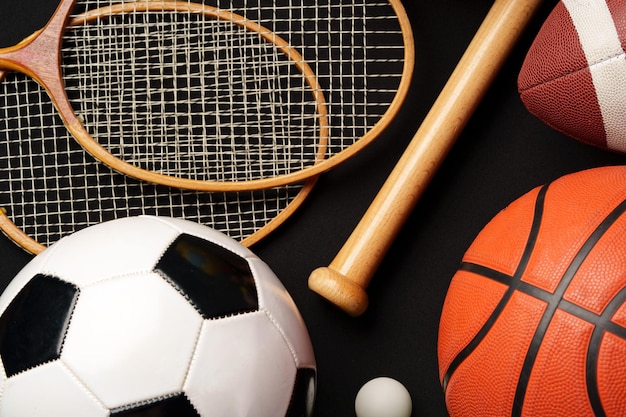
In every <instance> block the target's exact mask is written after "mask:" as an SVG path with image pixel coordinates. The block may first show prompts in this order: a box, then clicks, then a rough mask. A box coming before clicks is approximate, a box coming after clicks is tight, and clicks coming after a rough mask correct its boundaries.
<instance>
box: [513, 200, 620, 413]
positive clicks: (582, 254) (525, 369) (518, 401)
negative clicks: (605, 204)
mask: <svg viewBox="0 0 626 417" xmlns="http://www.w3.org/2000/svg"><path fill="white" fill-rule="evenodd" d="M624 212H626V201H622V202H621V204H619V205H618V206H617V207H616V208H615V209H613V210H612V211H611V213H609V214H608V215H607V216H606V217H605V218H604V220H603V221H602V222H601V223H600V224H599V225H598V227H597V228H596V229H595V230H594V231H593V233H592V234H591V235H590V236H589V238H588V239H587V241H585V243H584V244H583V245H582V247H581V248H580V250H579V251H578V253H577V254H576V256H575V257H574V260H573V261H572V263H571V264H570V265H569V266H568V267H567V270H566V271H565V273H564V274H563V276H562V277H561V280H560V281H559V285H558V286H557V288H556V290H555V291H554V293H553V295H552V297H551V300H550V301H549V303H548V305H547V306H546V309H545V310H544V313H543V316H542V318H541V320H540V322H539V324H538V326H537V328H536V330H535V334H534V335H533V338H532V341H531V344H530V346H529V349H528V351H527V354H526V358H525V360H524V364H523V365H522V370H521V372H520V379H519V382H518V385H517V390H516V392H515V397H514V400H513V410H512V413H511V415H512V417H519V416H521V414H522V408H523V405H524V398H525V396H526V390H527V388H528V382H529V380H530V374H531V372H532V369H533V367H534V364H535V360H536V359H537V354H538V352H539V349H540V347H541V343H542V341H543V336H544V335H545V332H546V331H547V329H548V326H549V325H550V323H551V322H552V319H553V317H554V315H555V313H556V311H557V310H558V309H559V307H560V304H561V302H562V299H563V295H564V294H565V291H566V290H567V288H568V287H569V285H570V284H571V282H572V280H573V279H574V277H575V276H576V273H577V272H578V270H579V268H580V266H581V265H582V264H583V262H584V261H585V259H586V258H587V256H588V255H589V253H590V252H591V251H592V250H593V248H594V247H595V246H596V244H597V243H598V241H599V240H600V239H601V237H602V236H603V235H604V234H605V233H606V231H607V230H608V229H609V228H610V226H611V225H612V224H613V223H615V222H616V221H617V220H618V219H619V218H620V217H621V216H622V214H624ZM590 400H591V398H590ZM598 400H599V398H598ZM601 416H604V414H599V415H598V417H601Z"/></svg>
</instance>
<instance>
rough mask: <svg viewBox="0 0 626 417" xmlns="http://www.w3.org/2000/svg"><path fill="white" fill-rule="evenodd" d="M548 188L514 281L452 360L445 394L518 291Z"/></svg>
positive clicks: (540, 197) (541, 193)
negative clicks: (450, 383) (454, 375)
mask: <svg viewBox="0 0 626 417" xmlns="http://www.w3.org/2000/svg"><path fill="white" fill-rule="evenodd" d="M548 188H549V184H547V185H544V186H543V187H541V189H540V190H539V193H538V194H537V197H536V201H535V210H534V217H533V222H532V225H531V229H530V233H529V236H528V239H527V240H526V247H525V248H524V252H523V254H522V257H521V259H520V261H519V264H518V266H517V269H516V271H515V273H514V275H513V277H512V279H511V280H510V281H509V282H508V286H509V288H508V289H507V290H506V292H505V293H504V294H503V296H502V298H501V299H500V302H499V303H498V305H497V306H496V307H495V308H494V310H493V312H492V314H491V316H489V318H488V319H487V320H486V321H485V323H484V324H483V326H482V327H481V328H480V330H479V331H478V332H477V333H476V335H475V336H474V337H473V338H472V340H471V341H470V342H469V343H468V344H467V345H466V346H465V347H464V348H463V349H462V350H461V351H460V352H459V353H458V354H457V355H456V356H455V358H454V359H453V360H452V362H451V363H450V365H449V366H448V369H447V370H446V372H445V374H444V376H443V378H442V386H443V390H444V392H445V391H446V389H447V386H448V382H449V381H450V378H451V377H452V375H453V374H454V372H455V371H456V369H457V368H458V367H459V366H460V365H461V364H462V363H463V362H464V361H465V359H467V358H468V357H469V356H470V355H471V354H472V352H473V351H474V349H476V347H477V346H478V345H479V344H480V343H481V342H482V341H483V339H484V338H485V336H487V334H488V333H489V331H490V330H491V328H492V327H493V325H494V324H495V322H496V321H497V319H498V317H500V314H501V313H502V311H503V310H504V308H505V307H506V305H507V304H508V302H509V300H510V298H511V297H512V296H513V293H514V292H515V291H516V290H517V288H518V286H519V284H520V283H521V277H522V275H523V273H524V271H525V270H526V267H527V265H528V261H529V259H530V256H531V254H532V252H533V249H534V247H535V243H536V239H537V235H538V232H539V226H540V224H541V221H540V220H539V219H541V218H542V217H543V205H544V202H545V195H546V193H547V191H548ZM466 265H467V264H466ZM495 276H496V277H499V278H500V279H501V278H502V276H501V275H495Z"/></svg>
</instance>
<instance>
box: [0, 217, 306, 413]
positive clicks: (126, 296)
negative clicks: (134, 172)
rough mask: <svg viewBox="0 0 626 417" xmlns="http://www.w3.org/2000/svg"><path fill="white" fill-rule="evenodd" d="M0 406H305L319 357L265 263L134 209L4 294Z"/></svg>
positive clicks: (74, 240)
mask: <svg viewBox="0 0 626 417" xmlns="http://www.w3.org/2000/svg"><path fill="white" fill-rule="evenodd" d="M0 358H1V359H2V366H1V368H0V369H1V370H2V374H3V378H2V379H1V380H0V387H1V391H2V398H0V414H1V415H3V416H7V417H11V416H35V415H62V416H66V417H73V416H76V417H78V416H80V417H86V416H89V417H98V416H103V417H104V416H131V415H132V416H139V415H141V416H144V415H146V416H147V415H155V416H156V415H158V416H164V417H166V416H171V417H183V416H196V417H198V416H212V417H232V416H250V415H254V416H259V417H276V416H298V417H300V416H305V417H308V416H310V415H311V412H312V407H313V401H314V397H315V388H316V385H315V381H316V365H315V358H314V355H313V349H312V346H311V342H310V339H309V336H308V333H307V331H306V328H305V325H304V322H303V320H302V318H301V316H300V314H299V313H298V310H297V308H296V306H295V304H294V303H293V300H292V299H291V298H290V296H289V294H288V293H287V291H286V290H285V288H284V287H283V286H282V284H281V283H280V281H279V280H278V279H277V278H276V276H275V275H274V274H273V273H272V272H271V270H270V269H269V267H268V266H267V265H266V264H265V263H263V262H262V261H261V260H260V259H258V258H257V257H256V256H255V255H254V254H252V253H251V252H250V251H249V250H248V249H246V248H245V247H243V246H241V245H240V244H238V243H237V242H235V241H234V240H232V239H230V238H228V237H226V236H225V235H223V234H221V233H219V232H217V231H215V230H213V229H210V228H207V227H205V226H201V225H199V224H197V223H194V222H189V221H184V220H180V219H172V218H164V217H149V216H148V217H146V216H143V217H132V218H125V219H120V220H114V221H111V222H106V223H102V224H99V225H97V226H93V227H89V228H87V229H84V230H82V231H80V232H77V233H75V234H73V235H71V236H68V237H66V238H64V239H62V240H60V241H59V242H57V243H56V244H55V245H53V246H52V247H50V248H49V249H47V250H46V251H44V252H42V253H41V254H40V255H38V256H36V257H35V258H34V259H33V260H32V261H31V262H30V263H28V264H27V265H26V266H25V267H24V269H22V271H20V273H19V274H18V275H17V276H16V277H15V278H14V279H13V280H12V281H11V283H10V284H9V286H8V287H7V289H6V290H5V291H4V293H3V294H2V296H0Z"/></svg>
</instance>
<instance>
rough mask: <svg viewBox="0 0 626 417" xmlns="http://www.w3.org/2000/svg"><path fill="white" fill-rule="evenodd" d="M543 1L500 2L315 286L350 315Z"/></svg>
mask: <svg viewBox="0 0 626 417" xmlns="http://www.w3.org/2000/svg"><path fill="white" fill-rule="evenodd" d="M540 3H541V0H496V1H495V2H494V4H493V6H492V7H491V9H490V10H489V13H488V14H487V16H486V17H485V19H484V21H483V23H482V24H481V26H480V27H479V29H478V31H477V32H476V35H475V36H474V38H473V39H472V41H471V42H470V44H469V46H468V47H467V50H466V51H465V53H464V54H463V56H462V57H461V59H460V61H459V63H458V64H457V66H456V68H455V69H454V71H453V72H452V74H451V76H450V78H449V79H448V81H447V83H446V85H445V86H444V88H443V89H442V91H441V93H440V94H439V96H438V98H437V100H436V101H435V103H434V104H433V106H432V107H431V109H430V111H429V112H428V114H427V115H426V117H425V118H424V120H423V122H422V124H421V126H420V127H419V129H418V130H417V132H416V134H415V136H414V137H413V139H412V140H411V141H410V143H409V145H408V146H407V149H406V150H405V151H404V153H403V155H402V156H401V158H400V160H399V161H398V163H397V165H396V166H395V168H394V169H393V171H392V172H391V174H390V175H389V177H388V178H387V180H386V181H385V183H384V184H383V186H382V188H381V189H380V191H379V193H378V194H377V196H376V197H375V199H374V201H373V202H372V204H371V205H370V207H369V208H368V210H367V211H366V213H365V214H364V216H363V218H362V219H361V221H360V222H359V224H358V225H357V226H356V228H355V229H354V231H353V232H352V234H351V235H350V237H349V238H348V240H347V241H346V243H345V244H344V246H343V247H342V248H341V250H340V251H339V253H338V254H337V256H336V257H335V259H334V260H333V261H332V262H331V263H330V265H329V266H328V267H322V268H318V269H316V270H314V271H313V272H312V273H311V276H310V277H309V288H311V289H312V290H313V291H315V292H317V293H318V294H320V295H321V296H323V297H324V298H326V299H327V300H329V301H330V302H332V303H334V304H335V305H337V306H338V307H339V308H341V309H342V310H344V311H345V312H346V313H348V314H349V315H351V316H354V317H356V316H359V315H361V314H362V313H364V312H365V310H366V309H367V306H368V296H367V293H366V289H367V286H368V285H369V283H370V281H371V279H372V276H373V275H374V273H375V271H376V269H377V268H378V266H379V264H380V262H381V261H382V259H383V257H384V256H385V254H386V253H387V250H388V249H389V247H390V246H391V244H392V242H393V240H394V239H395V237H396V235H397V234H398V232H399V230H400V229H401V228H402V226H403V224H404V222H405V221H406V219H407V218H408V216H409V215H410V213H411V211H412V210H413V208H414V207H415V205H416V203H417V201H418V199H419V198H420V196H421V195H422V193H423V192H424V190H425V188H426V186H427V185H428V183H429V182H430V180H431V179H432V177H433V176H434V174H435V172H436V171H437V169H438V168H439V166H440V165H441V162H442V161H443V159H444V158H445V156H446V155H447V153H448V152H449V150H450V148H451V147H452V145H453V144H454V142H455V141H456V139H457V137H458V136H459V134H460V133H461V131H462V130H463V128H464V127H465V125H466V124H467V121H468V120H469V119H470V117H471V115H472V114H473V112H474V110H475V109H476V107H477V106H478V104H479V103H480V101H481V99H482V97H483V96H484V94H485V93H486V91H487V90H488V88H489V86H490V85H491V83H492V82H493V80H494V78H495V77H496V75H497V73H498V71H499V70H500V68H501V67H502V65H503V63H504V61H505V60H506V57H507V56H508V55H509V53H510V51H511V50H512V49H513V46H514V44H515V42H516V41H517V39H518V38H519V37H520V35H521V33H522V32H523V30H524V28H525V27H526V25H527V23H528V22H529V21H530V19H531V17H532V15H533V14H534V12H535V11H536V9H537V8H538V6H539V5H540Z"/></svg>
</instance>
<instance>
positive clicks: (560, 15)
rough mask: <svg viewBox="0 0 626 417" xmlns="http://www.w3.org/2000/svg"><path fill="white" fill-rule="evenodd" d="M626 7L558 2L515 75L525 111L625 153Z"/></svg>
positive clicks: (600, 1)
mask: <svg viewBox="0 0 626 417" xmlns="http://www.w3.org/2000/svg"><path fill="white" fill-rule="evenodd" d="M624 19H626V4H625V3H624V2H623V1H619V0H606V1H605V0H585V1H581V0H563V1H560V2H559V3H558V4H557V5H556V7H555V8H554V10H553V11H552V13H551V14H550V15H549V16H548V18H547V19H546V21H545V23H544V25H543V26H542V28H541V30H540V31H539V33H538V34H537V37H536V39H535V41H534V42H533V44H532V46H531V47H530V50H529V51H528V55H527V56H526V59H525V61H524V64H523V66H522V69H521V71H520V73H519V81H518V84H519V92H520V96H521V99H522V101H523V102H524V104H525V105H526V107H527V108H528V110H529V111H530V112H531V113H532V114H534V115H535V116H537V117H538V118H539V119H541V120H542V121H544V122H545V123H547V124H548V125H549V126H551V127H553V128H554V129H556V130H558V131H560V132H562V133H564V134H566V135H569V136H571V137H573V138H574V139H577V140H579V141H581V142H584V143H587V144H589V145H593V146H596V147H599V148H603V149H610V150H612V151H617V152H626V117H624V114H625V113H626V82H625V81H626V55H625V53H624V48H625V47H626V25H625V24H624Z"/></svg>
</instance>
